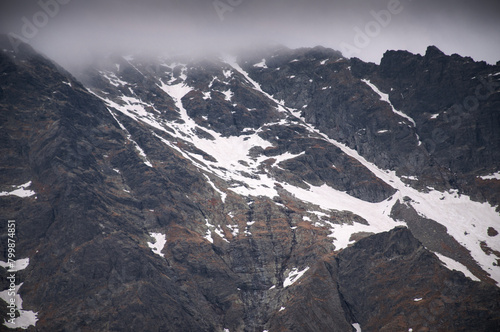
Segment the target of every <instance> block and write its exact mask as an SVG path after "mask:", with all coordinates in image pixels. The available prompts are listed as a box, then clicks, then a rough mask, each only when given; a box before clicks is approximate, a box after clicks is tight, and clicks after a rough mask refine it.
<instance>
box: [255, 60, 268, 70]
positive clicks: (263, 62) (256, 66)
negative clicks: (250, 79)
mask: <svg viewBox="0 0 500 332" xmlns="http://www.w3.org/2000/svg"><path fill="white" fill-rule="evenodd" d="M253 66H254V67H255V68H267V65H266V59H262V61H261V62H259V63H256V64H254V65H253Z"/></svg>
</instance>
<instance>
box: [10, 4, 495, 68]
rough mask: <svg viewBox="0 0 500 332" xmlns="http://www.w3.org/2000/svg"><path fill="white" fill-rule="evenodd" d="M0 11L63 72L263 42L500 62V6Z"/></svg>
mask: <svg viewBox="0 0 500 332" xmlns="http://www.w3.org/2000/svg"><path fill="white" fill-rule="evenodd" d="M396 5H397V8H399V9H401V10H400V11H398V12H397V14H391V17H390V20H389V23H388V24H385V22H382V23H384V24H382V23H380V22H378V21H377V20H376V18H375V16H374V14H373V13H381V11H388V10H389V9H390V8H396V7H394V6H396ZM1 6H2V7H1V8H0V13H1V14H0V22H2V23H1V24H0V29H2V30H3V31H4V32H10V33H14V34H17V35H19V36H21V37H25V34H24V35H23V28H24V32H26V31H27V30H29V29H27V28H26V25H27V24H30V23H31V24H33V25H34V26H35V28H36V29H37V30H38V31H37V33H36V34H32V36H31V35H30V36H28V37H30V38H25V39H28V41H29V42H30V43H31V44H32V45H33V46H34V47H36V48H38V49H39V50H41V51H42V52H44V53H46V54H47V55H48V56H50V57H52V58H54V59H55V60H56V61H58V62H60V63H61V64H63V65H65V66H70V65H71V64H72V63H81V62H82V61H85V59H86V58H88V57H90V56H96V55H102V54H106V53H109V52H113V51H121V52H136V51H148V52H152V51H164V52H165V51H169V52H173V51H175V52H180V51H184V52H204V51H206V52H208V51H214V50H221V49H222V50H227V49H229V48H234V47H239V46H246V47H253V46H256V45H258V44H262V43H280V44H285V45H287V46H290V47H301V46H315V45H323V46H327V47H331V48H334V49H337V50H339V49H341V48H342V46H345V45H351V46H354V47H355V48H356V49H357V52H353V54H351V55H352V56H357V57H359V58H361V59H363V60H366V61H374V62H378V61H379V59H380V57H381V56H382V54H383V53H384V51H385V50H387V49H407V50H409V51H411V52H415V53H423V52H424V51H425V49H426V47H427V46H428V45H430V44H433V45H436V46H438V47H439V48H440V49H442V50H443V51H444V52H445V53H448V54H451V53H459V54H461V55H467V56H472V57H473V58H474V59H476V60H487V61H488V62H490V63H494V62H496V61H498V60H500V33H498V32H500V2H498V1H486V0H478V1H475V2H474V3H471V2H470V1H466V0H453V1H452V0H442V1H430V0H420V1H415V0H413V1H412V0H373V1H369V2H367V1H364V0H337V1H330V0H309V1H306V0H288V1H286V0H204V1H202V0H168V1H165V0H143V1H136V0H31V1H29V0H24V1H22V0H21V1H19V0H17V1H16V0H8V1H3V2H2V5H1ZM391 6H392V7H391ZM56 7H57V10H56ZM47 8H48V9H47ZM50 8H52V11H53V12H52V13H50V10H51V9H50ZM44 12H45V13H46V14H47V15H46V17H47V18H48V19H47V20H46V22H45V21H44V16H43V13H44ZM56 12H57V13H56ZM389 12H390V10H389ZM37 15H38V16H37ZM26 22H30V23H26ZM377 22H378V24H379V27H378V28H377V26H376V25H375V23H377ZM42 23H43V24H42ZM37 25H38V26H37ZM367 29H368V30H367ZM369 29H371V30H369ZM359 31H362V32H363V33H365V34H366V33H367V31H368V32H369V33H370V35H369V36H368V37H369V43H364V44H363V45H361V46H363V47H356V46H360V43H358V45H356V44H355V42H356V40H355V38H356V37H357V34H359ZM358 37H359V36H358ZM358 39H359V38H358Z"/></svg>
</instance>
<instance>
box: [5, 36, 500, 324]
mask: <svg viewBox="0 0 500 332" xmlns="http://www.w3.org/2000/svg"><path fill="white" fill-rule="evenodd" d="M0 51H1V50H0ZM101 60H102V61H99V63H97V64H95V65H93V66H90V67H89V68H86V69H85V70H83V71H82V72H79V73H75V75H76V77H75V76H73V75H71V74H70V73H68V72H67V71H65V70H63V69H62V68H60V67H59V66H58V65H56V64H54V63H53V62H51V61H50V60H49V59H47V58H46V57H44V56H42V55H39V54H37V53H36V52H35V51H33V50H31V49H30V48H29V47H27V46H26V47H20V49H19V52H14V51H13V50H9V49H7V48H4V49H3V51H1V52H0V73H1V74H0V110H1V113H0V115H1V118H0V126H1V129H2V130H1V131H0V135H1V137H0V142H1V145H0V149H1V153H0V160H1V162H0V165H1V172H0V179H1V180H0V201H1V206H2V207H1V211H2V214H1V218H2V219H1V222H0V227H1V232H0V234H1V242H0V244H1V247H2V252H3V256H2V257H1V258H0V266H1V267H0V275H1V276H2V278H1V281H2V290H3V289H5V291H3V292H0V298H1V299H2V300H3V301H4V302H5V303H3V302H2V301H0V318H2V319H3V320H4V321H5V323H4V325H2V328H9V329H14V328H20V327H24V328H27V329H28V330H31V331H39V330H40V331H49V330H50V331H136V330H141V331H220V332H222V331H224V332H225V331H231V332H236V331H259V332H261V331H270V332H271V331H292V330H293V331H359V330H360V329H361V330H363V331H441V330H442V331H450V330H452V331H493V330H498V329H500V316H499V314H498V313H499V312H500V300H499V299H500V289H499V288H498V283H499V282H500V267H499V263H500V241H499V240H498V239H499V237H498V236H499V235H498V231H499V230H500V212H499V205H500V168H499V167H500V130H499V129H500V112H498V110H499V109H500V93H499V86H500V66H491V65H487V64H486V63H483V62H474V61H472V60H471V59H470V58H464V57H461V56H459V55H456V54H455V55H451V56H447V55H445V54H444V53H442V52H441V51H439V50H438V49H437V48H435V47H430V48H429V49H428V51H427V52H426V54H425V56H420V55H414V54H411V53H408V52H405V51H388V52H386V54H385V55H384V57H383V59H382V61H381V63H380V65H375V64H372V63H365V62H362V61H361V60H359V59H356V58H353V59H347V58H344V57H343V56H342V54H340V53H339V52H337V51H334V50H331V49H327V48H323V47H315V48H303V49H295V50H293V49H287V48H284V47H276V48H272V49H268V50H265V51H252V52H247V53H244V54H240V55H238V56H229V55H226V56H220V57H207V58H205V59H196V60H190V59H189V58H185V57H172V58H169V57H142V56H137V55H129V56H117V55H114V56H110V57H109V58H107V59H101ZM13 225H15V227H14V226H13ZM9 239H11V240H9ZM9 243H13V244H14V245H9ZM13 247H15V257H13V256H12V250H10V251H9V248H13ZM9 255H10V256H9ZM9 259H10V260H9ZM11 260H14V263H13V264H12V265H10V264H9V262H11ZM12 274H15V278H14V279H15V280H14V279H8V278H9V277H10V276H11V275H12ZM12 287H13V289H14V290H13V291H12V290H11V289H12ZM9 290H11V291H9ZM11 293H12V294H13V295H12V294H11ZM11 299H15V300H14V301H15V302H16V307H15V309H12V311H11V308H10V307H9V306H8V305H9V301H11ZM11 312H15V315H14V316H15V318H12V317H11V316H9V314H10V313H11Z"/></svg>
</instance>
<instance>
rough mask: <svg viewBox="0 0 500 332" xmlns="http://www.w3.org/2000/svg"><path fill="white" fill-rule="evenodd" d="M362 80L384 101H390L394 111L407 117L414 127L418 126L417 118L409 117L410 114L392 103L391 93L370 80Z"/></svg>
mask: <svg viewBox="0 0 500 332" xmlns="http://www.w3.org/2000/svg"><path fill="white" fill-rule="evenodd" d="M361 81H362V82H364V83H366V85H368V86H369V87H370V88H371V89H372V90H373V91H374V92H375V93H376V94H378V95H379V96H380V100H382V101H385V102H386V103H388V104H389V105H390V106H391V108H392V111H393V112H394V113H396V114H397V115H399V116H401V117H403V118H405V119H407V120H408V121H410V122H411V123H412V124H413V127H416V126H417V125H416V123H415V120H413V119H412V118H411V117H409V116H408V115H406V114H404V113H403V112H400V111H398V110H396V109H395V108H394V106H393V105H392V103H391V101H390V100H389V95H388V94H386V93H383V92H382V91H380V90H379V89H378V88H377V87H376V86H375V85H373V84H372V83H371V82H370V81H369V80H364V79H363V80H361Z"/></svg>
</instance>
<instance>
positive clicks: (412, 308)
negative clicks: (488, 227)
mask: <svg viewBox="0 0 500 332" xmlns="http://www.w3.org/2000/svg"><path fill="white" fill-rule="evenodd" d="M338 270H339V276H338V280H339V281H338V282H339V291H340V293H341V294H342V295H343V298H344V300H345V302H346V304H347V306H348V308H349V310H350V312H351V313H352V315H353V317H354V319H355V320H356V321H357V322H359V323H360V325H361V326H362V328H363V331H408V330H409V329H413V331H494V330H497V329H498V328H499V327H500V317H499V316H498V314H497V312H498V308H499V305H500V302H499V300H498V299H499V298H500V297H499V295H500V294H499V290H498V288H496V287H494V286H487V285H485V284H481V283H477V282H473V281H471V280H470V279H468V278H466V277H465V276H464V275H463V273H460V272H457V271H449V270H447V269H445V268H443V267H442V266H441V264H439V260H438V258H437V257H436V256H435V255H434V254H432V253H430V252H429V251H427V250H426V249H425V248H424V247H423V246H422V244H421V243H420V242H419V241H418V240H417V239H415V238H414V237H413V236H412V234H411V232H410V231H409V230H408V229H405V228H400V229H395V230H393V231H391V232H388V233H381V234H376V235H373V236H370V237H368V238H365V239H362V240H360V241H359V242H357V243H356V244H355V245H354V246H352V247H351V248H348V249H346V250H344V251H343V252H342V253H340V254H339V256H338ZM381 294H383V295H381ZM464 294H469V295H468V296H467V297H464ZM471 303H474V304H473V305H471Z"/></svg>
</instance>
